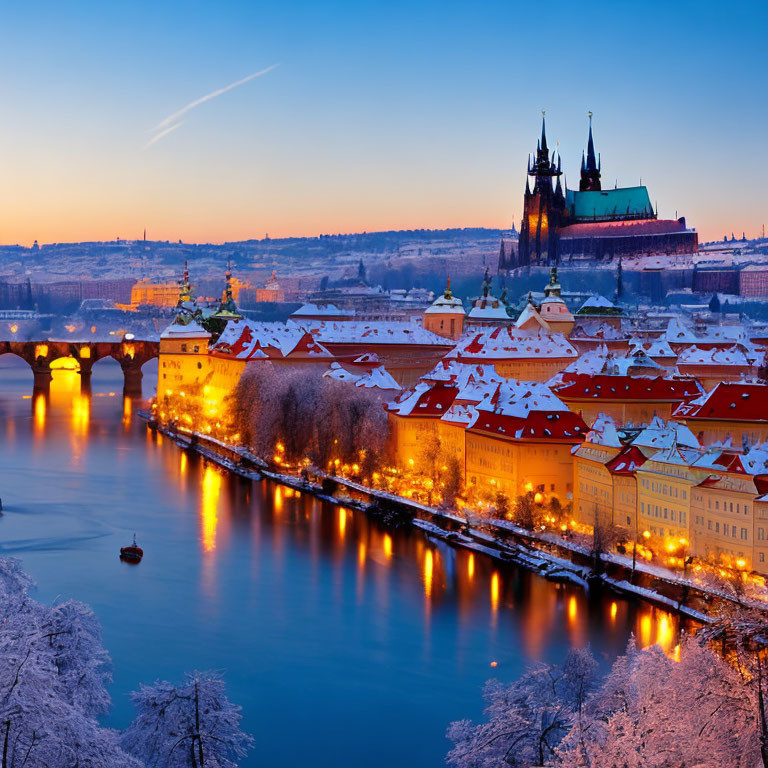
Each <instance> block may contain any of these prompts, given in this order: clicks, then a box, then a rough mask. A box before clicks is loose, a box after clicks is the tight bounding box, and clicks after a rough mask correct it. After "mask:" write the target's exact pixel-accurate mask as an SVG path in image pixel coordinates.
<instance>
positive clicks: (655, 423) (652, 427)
mask: <svg viewBox="0 0 768 768" xmlns="http://www.w3.org/2000/svg"><path fill="white" fill-rule="evenodd" d="M632 445H636V446H638V447H639V448H652V449H657V450H662V449H663V450H668V449H671V448H673V447H674V446H676V445H681V446H685V447H686V448H695V449H699V448H700V446H699V441H698V440H697V439H696V437H695V436H694V434H693V432H691V430H690V429H688V427H686V426H685V425H684V424H679V423H678V422H676V421H668V422H667V421H664V419H662V418H661V417H660V416H654V417H653V419H652V420H651V423H650V424H648V425H647V426H646V427H644V428H643V429H642V430H641V431H640V433H639V434H638V435H637V436H636V437H635V438H634V440H632Z"/></svg>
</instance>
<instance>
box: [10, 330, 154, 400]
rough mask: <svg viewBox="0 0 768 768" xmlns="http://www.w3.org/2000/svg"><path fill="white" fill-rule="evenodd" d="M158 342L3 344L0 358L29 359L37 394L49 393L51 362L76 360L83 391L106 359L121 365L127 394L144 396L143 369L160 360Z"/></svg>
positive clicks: (125, 338)
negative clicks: (64, 359) (95, 369)
mask: <svg viewBox="0 0 768 768" xmlns="http://www.w3.org/2000/svg"><path fill="white" fill-rule="evenodd" d="M159 351H160V342H158V341H140V340H138V339H135V338H134V337H133V336H132V335H131V334H129V333H128V334H126V335H125V336H123V338H122V339H121V340H120V341H56V340H53V339H44V340H41V341H0V355H16V356H17V357H20V358H21V359H22V360H26V362H27V363H28V365H29V367H30V368H31V369H32V373H33V375H34V389H35V391H47V390H48V388H49V386H50V383H51V363H52V362H53V361H54V360H58V359H59V358H61V357H73V358H74V359H75V360H77V362H78V363H79V364H80V376H81V377H82V381H81V384H82V387H83V389H86V390H87V389H89V388H90V386H91V370H92V369H93V366H94V365H95V364H96V363H97V362H98V361H99V360H103V359H104V358H106V357H111V358H113V359H114V360H117V362H118V363H120V367H121V368H122V369H123V376H124V378H125V384H124V392H125V394H126V395H128V396H130V397H141V379H142V376H143V374H142V371H141V367H142V366H143V365H144V363H146V362H147V361H148V360H152V359H153V358H155V357H157V356H158V354H159Z"/></svg>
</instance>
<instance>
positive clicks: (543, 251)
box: [518, 110, 565, 266]
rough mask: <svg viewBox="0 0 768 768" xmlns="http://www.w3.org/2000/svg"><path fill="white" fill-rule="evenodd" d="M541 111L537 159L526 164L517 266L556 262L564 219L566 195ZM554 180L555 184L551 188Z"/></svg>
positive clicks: (558, 163)
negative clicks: (559, 232)
mask: <svg viewBox="0 0 768 768" xmlns="http://www.w3.org/2000/svg"><path fill="white" fill-rule="evenodd" d="M545 119H546V118H545V116H544V110H542V111H541V138H540V139H539V142H538V146H537V148H536V157H535V159H534V160H533V161H532V162H531V161H529V163H528V176H532V177H533V190H532V191H531V188H530V185H529V184H528V179H526V182H525V194H524V196H523V219H522V221H521V222H520V240H519V246H518V248H519V251H518V252H519V263H520V266H529V265H531V264H533V265H536V264H556V263H557V260H558V259H557V230H558V228H559V227H560V225H561V222H562V220H563V218H564V217H565V195H564V194H563V189H562V186H561V185H560V176H561V175H562V171H561V169H560V160H559V158H558V161H557V164H555V155H554V153H553V154H552V156H551V157H550V154H549V148H548V147H547V127H546V122H545ZM553 180H556V185H555V186H553Z"/></svg>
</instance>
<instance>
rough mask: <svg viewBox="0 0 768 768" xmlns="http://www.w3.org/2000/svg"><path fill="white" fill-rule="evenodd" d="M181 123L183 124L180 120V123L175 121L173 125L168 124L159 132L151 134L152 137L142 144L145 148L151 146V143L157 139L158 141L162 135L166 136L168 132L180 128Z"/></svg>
mask: <svg viewBox="0 0 768 768" xmlns="http://www.w3.org/2000/svg"><path fill="white" fill-rule="evenodd" d="M182 125H184V123H183V122H181V123H176V124H175V125H169V126H168V127H167V128H165V129H164V130H162V131H160V133H158V134H156V135H155V136H153V137H152V138H151V139H150V140H149V141H148V142H147V143H146V144H145V145H144V149H147V147H151V146H152V145H153V144H154V143H155V142H157V141H160V139H162V138H163V136H167V135H168V134H169V133H172V132H173V131H175V130H176V129H177V128H181V126H182Z"/></svg>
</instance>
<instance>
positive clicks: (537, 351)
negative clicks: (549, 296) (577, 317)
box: [448, 325, 578, 362]
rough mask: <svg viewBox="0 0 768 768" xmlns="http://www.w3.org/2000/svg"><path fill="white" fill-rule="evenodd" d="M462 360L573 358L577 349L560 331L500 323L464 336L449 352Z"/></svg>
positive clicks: (576, 355) (453, 356) (576, 354)
mask: <svg viewBox="0 0 768 768" xmlns="http://www.w3.org/2000/svg"><path fill="white" fill-rule="evenodd" d="M448 356H449V357H451V358H456V359H458V360H461V361H463V362H475V361H477V362H480V361H482V360H519V359H542V358H573V359H576V358H577V357H578V353H577V352H576V350H575V349H574V348H573V346H571V344H570V343H569V342H568V340H567V339H566V338H565V336H563V335H562V334H561V333H547V332H546V331H544V330H542V329H539V330H535V331H534V330H523V329H521V328H515V327H514V326H511V325H507V326H499V327H496V328H488V329H486V330H483V331H477V332H474V333H469V334H466V335H465V336H463V337H462V338H461V339H460V340H459V343H458V344H457V345H456V348H455V349H454V350H453V351H452V352H450V353H449V355H448Z"/></svg>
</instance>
